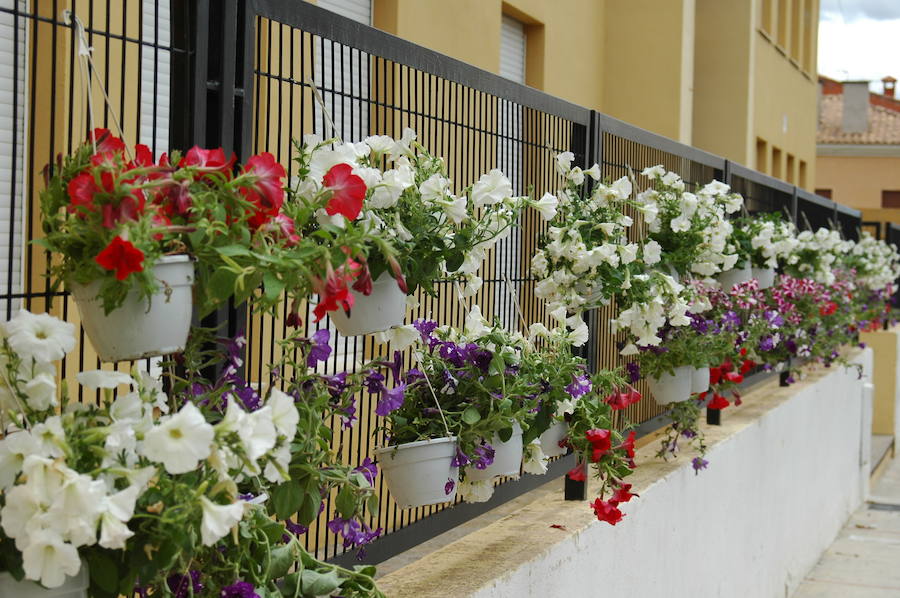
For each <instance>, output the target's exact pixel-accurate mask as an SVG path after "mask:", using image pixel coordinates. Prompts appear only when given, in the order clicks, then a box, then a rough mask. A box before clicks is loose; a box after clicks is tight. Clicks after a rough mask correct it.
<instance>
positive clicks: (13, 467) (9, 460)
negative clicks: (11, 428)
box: [0, 430, 40, 490]
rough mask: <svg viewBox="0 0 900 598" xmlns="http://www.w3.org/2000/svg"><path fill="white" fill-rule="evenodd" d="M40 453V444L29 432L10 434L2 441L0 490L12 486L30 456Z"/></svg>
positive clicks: (22, 431) (0, 442) (0, 446)
mask: <svg viewBox="0 0 900 598" xmlns="http://www.w3.org/2000/svg"><path fill="white" fill-rule="evenodd" d="M39 452H40V444H39V443H38V441H37V440H35V439H34V437H33V436H32V435H31V433H30V432H28V431H27V430H17V431H15V432H8V433H7V434H6V436H4V437H3V439H2V440H0V490H7V489H8V488H9V487H10V486H12V485H13V484H14V483H15V481H16V478H17V477H18V476H19V473H20V472H21V471H22V465H24V463H25V458H26V457H27V456H28V455H35V454H38V453H39Z"/></svg>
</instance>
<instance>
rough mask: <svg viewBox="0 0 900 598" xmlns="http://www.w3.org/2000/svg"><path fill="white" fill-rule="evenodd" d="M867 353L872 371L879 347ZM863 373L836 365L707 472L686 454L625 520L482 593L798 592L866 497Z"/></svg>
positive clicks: (668, 597) (568, 543)
mask: <svg viewBox="0 0 900 598" xmlns="http://www.w3.org/2000/svg"><path fill="white" fill-rule="evenodd" d="M859 361H860V362H861V363H862V364H863V365H864V367H865V368H866V371H871V364H872V353H871V350H866V351H865V352H863V353H862V355H861V357H860V358H859ZM863 383H864V380H859V379H857V376H856V372H855V371H853V370H846V369H844V368H837V367H835V368H832V371H831V373H830V374H828V375H827V376H824V377H823V378H821V379H820V380H818V381H817V382H816V383H815V384H813V385H811V386H808V387H806V388H800V389H798V391H797V394H796V396H794V397H793V398H792V399H790V400H788V401H786V402H784V403H782V404H781V405H779V406H777V407H775V408H774V409H772V410H770V411H768V412H766V413H764V414H763V415H762V416H761V417H760V418H759V419H757V420H755V421H754V423H752V424H750V425H748V426H747V427H745V428H743V429H742V430H739V431H738V432H737V433H735V434H734V435H733V436H731V437H730V438H728V439H726V440H724V441H723V442H721V443H719V444H717V445H715V446H714V447H713V448H712V449H711V450H710V451H709V454H708V459H709V461H710V465H709V469H707V470H706V471H703V472H701V473H700V475H697V476H695V475H694V472H693V471H692V470H691V468H690V465H689V462H688V460H687V459H685V460H684V466H683V467H681V468H679V469H677V470H676V471H674V472H672V473H671V474H669V475H667V476H665V477H663V478H662V479H660V480H659V481H658V482H656V483H655V484H653V485H652V486H650V488H648V489H646V490H644V491H643V492H642V493H641V496H640V498H639V499H636V500H633V501H631V502H630V503H628V505H626V508H625V511H626V512H627V516H626V518H625V520H623V521H622V522H621V523H619V524H618V525H616V526H615V527H610V526H608V525H607V524H606V523H600V522H594V523H593V524H592V525H590V526H589V527H588V528H586V529H585V530H584V531H583V532H581V533H578V534H574V535H572V536H570V537H568V538H567V539H566V540H564V541H562V542H560V543H558V544H555V545H553V546H552V547H551V548H550V549H549V550H546V551H544V552H543V553H540V554H538V553H536V554H535V557H534V560H532V561H531V562H526V563H521V564H519V565H518V566H517V567H516V568H510V569H509V570H508V572H506V573H505V574H503V575H502V576H501V577H499V578H498V579H496V580H495V581H494V582H493V583H492V584H490V585H488V586H486V587H483V588H482V589H481V590H479V591H477V592H475V593H474V594H472V595H473V596H477V597H478V598H500V597H506V596H509V597H516V598H524V597H528V596H533V597H535V598H538V597H541V598H544V597H549V596H636V597H637V596H640V597H648V598H651V597H665V598H681V597H685V598H687V597H702V598H710V597H714V596H722V597H728V598H735V597H747V598H766V597H772V598H775V597H777V598H784V597H785V596H789V595H790V593H791V591H793V589H795V588H796V586H797V585H798V584H799V582H800V581H802V580H803V577H804V576H805V574H806V573H807V572H808V571H809V570H810V569H811V568H812V566H813V565H814V564H815V563H816V561H817V560H818V558H819V556H820V554H821V553H822V552H823V551H824V550H825V549H826V548H827V547H828V546H829V544H830V543H831V542H832V540H833V539H834V538H835V536H836V535H837V533H838V531H839V530H840V528H841V526H842V525H843V523H844V522H845V520H846V519H847V517H848V516H849V515H850V513H852V512H853V511H854V510H855V509H856V507H857V506H858V505H859V504H860V503H861V501H862V496H861V493H862V490H861V489H862V487H863V484H862V483H861V482H862V477H863V475H867V473H866V474H863V473H862V469H861V459H860V447H861V443H862V422H863V420H864V418H865V415H864V401H863V392H862V389H863ZM744 408H748V407H744ZM868 408H869V409H870V408H871V406H869V407H868ZM728 415H729V413H728V412H727V411H726V412H725V414H724V415H723V417H724V418H726V419H727V418H728ZM510 567H512V564H511V563H510Z"/></svg>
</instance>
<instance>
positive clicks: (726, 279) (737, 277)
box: [717, 264, 753, 293]
mask: <svg viewBox="0 0 900 598" xmlns="http://www.w3.org/2000/svg"><path fill="white" fill-rule="evenodd" d="M717 278H718V280H719V284H721V285H722V290H723V291H725V292H726V293H727V292H728V291H730V290H731V289H732V288H733V287H734V286H736V285H739V284H741V283H742V282H747V281H748V280H752V279H753V269H752V268H751V267H750V264H747V265H745V266H744V267H743V268H735V269H734V270H729V271H728V272H722V273H721V274H719V276H718V277H717Z"/></svg>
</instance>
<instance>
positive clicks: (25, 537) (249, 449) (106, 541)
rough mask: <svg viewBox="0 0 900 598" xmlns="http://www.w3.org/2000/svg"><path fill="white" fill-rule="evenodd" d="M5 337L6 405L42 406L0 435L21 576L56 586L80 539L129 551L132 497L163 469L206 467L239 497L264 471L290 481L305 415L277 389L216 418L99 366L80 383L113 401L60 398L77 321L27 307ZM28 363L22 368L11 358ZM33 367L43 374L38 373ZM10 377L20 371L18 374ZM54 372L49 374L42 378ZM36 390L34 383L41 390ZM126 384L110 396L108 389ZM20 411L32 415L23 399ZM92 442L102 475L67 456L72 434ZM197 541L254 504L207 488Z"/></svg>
mask: <svg viewBox="0 0 900 598" xmlns="http://www.w3.org/2000/svg"><path fill="white" fill-rule="evenodd" d="M3 332H5V336H6V338H5V342H6V343H7V346H8V347H9V353H7V358H6V359H5V363H3V364H0V368H2V371H3V372H4V388H3V406H4V407H5V409H4V411H5V412H10V411H16V409H15V405H16V404H17V403H18V402H19V401H24V402H25V403H26V404H27V407H28V411H29V412H30V413H32V414H34V413H35V412H41V411H43V412H44V415H42V416H41V417H40V421H37V422H35V421H31V422H29V421H28V420H27V419H26V418H24V417H17V418H15V421H14V422H9V423H7V424H6V425H5V426H4V428H3V432H4V436H3V438H2V439H0V490H2V491H3V492H4V496H5V505H4V507H3V508H2V510H0V525H2V527H3V531H4V532H5V533H6V535H7V536H9V537H10V538H12V539H14V540H15V544H16V548H17V549H18V550H19V551H21V553H22V559H23V568H24V570H25V576H26V578H28V579H32V580H35V581H40V582H41V583H42V584H44V585H45V586H47V587H50V588H52V587H58V586H60V585H61V584H62V583H63V582H64V581H65V577H66V576H67V575H68V576H71V575H75V574H77V572H78V570H79V568H80V563H81V562H80V559H79V556H78V548H79V547H81V546H91V545H94V544H99V545H100V546H102V547H104V548H109V549H122V548H124V547H125V542H126V540H127V539H128V538H130V537H131V536H132V535H133V532H132V531H131V530H130V529H129V528H128V525H127V524H128V522H129V521H130V520H131V518H132V517H133V515H134V509H135V503H136V501H137V500H138V499H139V497H140V496H141V495H142V493H143V492H144V490H145V489H146V488H147V487H148V485H153V484H154V483H155V480H157V479H158V478H159V476H161V475H164V472H165V473H167V474H171V475H177V474H183V473H187V472H191V471H194V470H196V469H197V468H198V467H209V468H210V469H209V471H211V472H216V473H217V477H218V479H219V482H220V486H222V487H226V488H228V487H230V488H231V489H232V490H234V491H233V492H229V493H228V494H229V495H230V496H236V485H235V482H236V481H239V480H240V478H241V477H243V476H246V475H259V474H260V473H261V474H262V475H264V476H265V477H266V478H267V479H268V480H270V481H272V482H277V481H282V480H284V479H286V478H287V476H286V472H287V468H288V466H289V462H290V458H291V454H290V444H291V441H292V440H293V438H294V435H295V433H296V426H297V423H298V421H299V413H298V412H297V409H296V408H295V407H294V402H293V399H292V398H291V397H289V396H288V395H286V394H284V393H282V392H280V391H278V390H272V391H271V393H270V395H269V399H268V401H267V402H266V404H265V405H264V406H263V407H262V408H261V409H258V410H257V411H254V412H252V413H247V412H245V411H244V410H243V409H241V408H240V406H238V404H237V400H231V401H229V404H228V409H227V411H226V414H225V417H224V418H223V419H222V420H221V421H220V422H219V423H217V424H216V425H211V424H210V423H209V422H207V420H206V418H205V417H204V415H203V414H202V413H201V411H200V410H199V409H198V408H197V407H196V406H195V405H194V404H193V403H186V404H185V405H184V406H183V407H182V408H181V410H180V411H178V413H175V414H173V415H161V416H158V415H157V414H160V413H166V412H167V411H168V403H167V401H168V400H167V397H166V396H165V394H164V393H163V392H162V390H161V387H160V385H159V383H158V382H157V381H156V380H154V379H152V378H151V377H150V376H149V374H147V373H146V372H142V373H141V375H140V376H138V378H139V380H140V381H138V380H135V378H134V377H132V376H129V375H127V374H124V373H121V372H109V371H101V370H97V371H91V372H82V373H81V374H79V375H78V381H79V382H80V383H81V385H82V386H85V387H87V388H91V389H98V388H99V389H105V390H106V391H108V392H107V393H106V397H107V403H106V405H105V408H100V407H97V406H85V405H78V404H70V405H67V406H66V408H65V409H64V410H63V413H62V414H61V415H52V411H49V410H48V408H49V407H52V406H54V405H56V404H57V402H58V401H57V398H56V387H55V365H54V364H53V363H52V362H53V361H55V360H59V359H61V358H62V357H64V356H65V354H66V353H67V352H68V351H70V350H71V349H72V348H73V347H74V344H75V339H74V327H73V326H72V325H71V324H67V323H65V322H61V321H59V320H57V319H56V318H53V317H51V316H49V315H46V314H42V315H34V314H30V313H28V312H26V311H22V312H20V313H19V314H18V315H17V316H16V318H15V319H13V320H12V321H10V322H8V323H7V324H6V325H5V327H4V330H3ZM16 361H19V362H21V365H19V367H18V368H16V367H13V366H14V365H15V362H16ZM35 372H37V373H35ZM11 376H12V378H11ZM40 376H46V377H47V379H43V378H41V379H40V382H39V383H35V380H38V379H39V377H40ZM38 386H39V387H40V390H39V391H37V390H35V388H36V387H38ZM121 386H127V387H129V389H130V391H129V392H122V393H120V394H119V396H118V397H117V398H115V399H114V400H112V399H111V397H112V392H111V391H112V389H117V388H119V387H121ZM17 411H18V413H19V415H22V414H23V413H24V412H25V409H22V408H21V406H20V408H19V409H18V410H17ZM75 440H77V442H79V443H84V442H88V443H91V445H92V446H91V450H90V452H91V453H92V454H93V455H95V456H99V457H102V461H101V463H100V467H99V469H98V471H99V473H94V472H92V473H91V474H88V473H83V472H79V471H77V470H76V469H75V467H76V465H75V464H70V463H69V458H70V456H71V455H72V449H71V446H72V442H73V441H75ZM197 506H198V507H199V510H200V512H201V513H202V517H201V521H200V532H201V539H202V541H203V543H204V544H205V545H212V544H213V543H215V542H216V541H218V540H219V539H221V538H222V537H224V536H225V535H226V534H227V533H228V532H229V531H230V530H231V528H232V527H233V526H234V525H236V524H237V523H238V522H239V521H240V520H241V518H242V517H243V515H244V511H245V506H246V503H244V502H242V501H240V500H232V502H230V503H229V504H218V503H216V502H214V501H213V500H211V499H210V498H209V497H207V496H205V495H203V494H201V495H200V496H199V497H198V504H197Z"/></svg>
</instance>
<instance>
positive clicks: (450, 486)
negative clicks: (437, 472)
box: [444, 478, 456, 496]
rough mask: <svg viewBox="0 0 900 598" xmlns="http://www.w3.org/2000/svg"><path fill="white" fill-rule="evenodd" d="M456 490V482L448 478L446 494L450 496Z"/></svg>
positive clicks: (445, 486) (445, 485) (445, 487)
mask: <svg viewBox="0 0 900 598" xmlns="http://www.w3.org/2000/svg"><path fill="white" fill-rule="evenodd" d="M454 488H456V482H454V481H453V480H452V479H450V478H447V483H446V484H444V494H446V495H447V496H450V493H451V492H453V489H454Z"/></svg>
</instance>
